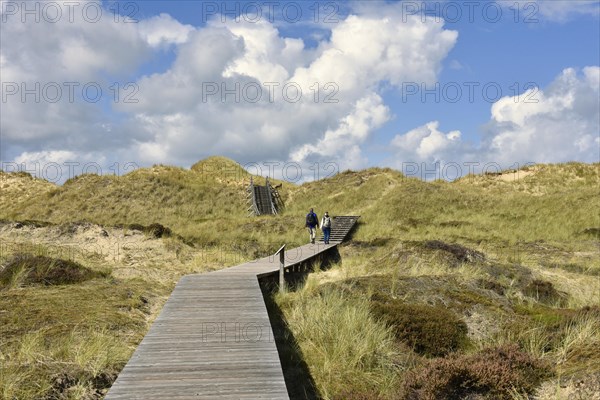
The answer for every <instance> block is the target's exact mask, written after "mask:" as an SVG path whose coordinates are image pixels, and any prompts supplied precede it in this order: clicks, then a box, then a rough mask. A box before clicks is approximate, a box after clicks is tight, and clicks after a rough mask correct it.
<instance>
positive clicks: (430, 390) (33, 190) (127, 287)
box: [0, 157, 600, 400]
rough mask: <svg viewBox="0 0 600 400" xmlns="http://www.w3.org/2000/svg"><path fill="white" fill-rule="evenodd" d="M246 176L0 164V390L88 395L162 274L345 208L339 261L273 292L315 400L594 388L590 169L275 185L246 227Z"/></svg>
mask: <svg viewBox="0 0 600 400" xmlns="http://www.w3.org/2000/svg"><path fill="white" fill-rule="evenodd" d="M250 177H251V175H250V174H249V173H248V172H246V171H245V170H243V169H242V168H241V167H240V166H239V165H238V164H237V163H235V162H234V161H232V160H228V159H226V158H223V157H211V158H209V159H206V160H203V161H200V162H198V163H197V164H195V165H194V166H192V167H191V168H190V169H184V168H178V167H170V166H163V165H159V166H154V167H152V168H143V169H139V170H136V171H134V172H131V173H128V174H126V175H124V176H98V175H83V176H79V177H75V178H73V179H70V180H69V181H67V182H66V183H65V184H64V185H62V186H57V185H54V184H51V183H49V182H46V181H44V180H41V179H36V178H33V177H31V176H29V175H28V174H22V173H18V174H13V173H10V174H7V173H3V172H0V206H1V207H0V220H1V222H0V245H1V246H2V247H1V250H2V251H1V252H0V331H1V332H0V333H1V334H0V398H7V399H12V398H44V397H47V398H84V397H85V396H88V398H100V397H102V396H103V394H104V393H105V392H106V389H107V388H108V387H109V386H110V384H111V382H112V381H113V380H114V378H115V377H116V374H117V373H118V371H119V370H120V369H121V368H122V367H123V365H124V364H125V362H126V361H127V359H128V358H129V356H130V355H131V353H132V352H133V349H134V348H135V346H136V344H137V343H138V342H139V341H140V340H141V338H142V337H143V335H144V333H145V332H146V330H147V328H148V327H149V324H150V323H151V321H152V320H153V318H155V317H156V315H157V313H158V311H159V310H160V308H161V306H162V304H163V303H164V301H165V299H166V298H167V297H168V295H169V293H170V291H171V290H172V288H173V286H174V284H175V283H176V282H177V280H178V279H179V277H181V276H182V275H184V274H188V273H199V272H205V271H210V270H214V269H219V268H224V267H227V266H232V265H235V264H239V263H241V262H242V261H244V260H249V259H253V258H257V257H259V256H262V255H266V254H270V253H272V252H273V251H275V250H276V249H277V248H278V247H279V246H280V245H281V244H283V243H287V244H288V245H289V246H290V247H293V246H297V245H300V244H303V243H305V242H307V233H306V232H305V230H304V215H305V214H306V212H307V211H308V209H309V208H311V207H314V208H315V211H316V212H317V213H318V215H319V217H320V216H321V215H322V214H323V212H324V211H329V213H330V214H332V215H360V216H361V218H360V220H359V224H358V226H357V228H356V230H355V232H354V235H353V237H352V240H351V241H349V242H348V243H346V244H344V245H342V246H340V254H341V258H342V261H341V263H339V264H337V265H335V266H334V267H333V268H331V269H330V270H328V271H321V272H316V273H314V274H312V275H311V276H310V277H309V279H308V280H307V282H306V285H305V287H304V288H302V289H300V290H298V291H296V292H290V293H287V294H283V295H278V296H277V297H276V302H277V304H278V305H279V307H280V308H281V310H282V312H283V314H284V316H285V318H286V321H287V324H288V326H289V329H290V331H291V332H292V333H293V334H294V336H295V338H296V340H297V342H298V346H299V351H300V352H301V354H302V355H303V357H304V359H305V361H306V363H307V365H308V368H309V370H310V372H311V375H312V376H313V379H314V381H315V385H316V389H317V391H318V392H319V393H320V395H321V396H322V397H323V398H328V399H344V400H346V399H382V398H383V399H387V398H389V399H397V398H411V399H412V398H415V399H419V398H423V399H428V398H436V399H437V398H442V399H443V398H460V396H467V395H473V396H480V397H473V398H493V399H496V398H515V399H522V398H528V397H527V396H529V397H532V396H534V395H536V396H538V397H539V398H562V397H561V396H563V395H564V396H567V395H569V393H570V392H568V391H571V390H580V389H577V388H576V387H575V386H574V385H575V383H573V382H581V381H583V382H585V384H584V385H583V386H585V385H588V386H586V387H588V388H592V389H593V388H594V386H593V385H594V383H593V382H595V381H594V379H596V378H594V377H600V352H599V351H598V348H600V311H599V310H600V308H599V307H600V281H599V276H600V254H599V246H600V236H599V235H600V215H599V210H600V200H599V199H600V196H599V195H600V185H599V183H600V164H581V163H568V164H556V165H535V166H530V167H526V168H523V169H521V170H518V171H504V172H503V173H500V174H487V175H477V176H473V175H470V176H465V177H463V178H461V179H459V180H457V181H455V182H445V181H435V182H424V181H421V180H418V179H415V178H408V177H406V176H404V175H402V174H401V173H400V172H398V171H395V170H392V169H382V168H371V169H367V170H363V171H345V172H342V173H339V174H337V175H335V176H333V177H331V178H328V179H323V180H319V181H315V182H309V183H305V184H302V185H295V184H291V183H288V182H279V181H273V182H272V183H273V184H274V185H277V184H282V185H283V186H282V187H281V188H280V189H279V191H280V193H281V195H282V197H283V199H284V202H285V205H286V208H285V210H284V211H283V212H282V213H281V214H280V215H277V216H261V217H253V216H248V211H247V208H248V203H247V199H246V192H245V191H246V188H247V186H248V184H249V181H250ZM253 178H254V179H255V182H257V183H259V184H263V183H264V179H263V178H260V177H256V176H255V177H253ZM40 257H41V258H40ZM66 261H69V262H72V263H67V262H66ZM65 274H66V275H68V276H73V277H75V278H73V279H71V280H61V279H58V280H57V279H56V276H63V275H65ZM51 278H52V279H51ZM99 300H100V301H99ZM65 338H68V340H65ZM284 364H285V360H284ZM470 365H474V366H475V367H473V368H475V369H470V368H471V367H469V366H470ZM486 368H487V369H486ZM480 370H487V371H489V372H490V374H488V375H490V376H497V377H499V378H498V379H497V380H493V379H492V380H490V379H491V378H489V376H488V375H485V374H484V375H481V374H479V373H478V372H477V371H480ZM465 377H466V378H465ZM590 377H591V378H590ZM575 378H577V379H578V380H575ZM461 379H462V380H461ZM465 379H466V380H465ZM494 379H495V378H494ZM298 381H299V380H298ZM570 382H571V383H570ZM598 382H599V383H598V388H597V389H598V390H599V391H600V378H598ZM453 385H458V387H454V386H453ZM301 386H302V384H301V383H299V387H298V388H293V389H292V390H297V391H298V392H302V390H303V388H302V387H301ZM580 386H581V385H580ZM580 386H578V387H579V388H580ZM457 391H462V392H460V393H458V392H457ZM452 393H454V394H452ZM565 393H566V394H565ZM53 396H54V397H53ZM444 396H445V397H444ZM452 396H455V397H452ZM456 396H458V397H456ZM519 396H521V397H519ZM552 396H554V397H552Z"/></svg>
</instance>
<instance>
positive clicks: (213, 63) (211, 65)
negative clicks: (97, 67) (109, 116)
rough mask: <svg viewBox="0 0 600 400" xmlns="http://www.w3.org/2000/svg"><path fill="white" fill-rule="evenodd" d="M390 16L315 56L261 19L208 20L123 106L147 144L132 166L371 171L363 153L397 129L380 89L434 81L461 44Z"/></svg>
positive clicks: (328, 42)
mask: <svg viewBox="0 0 600 400" xmlns="http://www.w3.org/2000/svg"><path fill="white" fill-rule="evenodd" d="M387 10H388V11H389V12H388V13H386V14H385V15H372V14H369V13H365V14H361V15H354V14H351V15H349V16H348V17H347V18H346V19H345V20H343V21H341V22H340V23H339V24H336V25H333V26H332V27H331V29H332V30H331V35H330V39H323V40H322V41H321V42H319V43H318V45H317V46H316V47H311V48H307V47H306V46H305V44H304V42H303V40H302V39H299V38H288V37H284V36H283V35H282V34H281V33H280V31H279V30H278V29H277V28H276V26H275V25H273V24H271V23H269V22H268V21H266V20H263V21H260V22H258V23H248V22H245V21H240V22H239V23H233V22H229V23H221V22H220V21H217V20H214V21H210V22H209V23H208V24H207V26H206V27H204V28H201V29H197V30H196V31H194V32H191V33H190V35H189V38H188V41H187V42H186V43H184V44H182V45H180V46H179V48H178V53H177V58H176V60H175V61H174V63H173V65H172V66H171V68H170V69H169V70H167V71H165V72H164V73H161V74H153V75H148V76H145V77H143V78H141V79H140V80H139V81H138V86H139V87H140V93H139V100H140V101H139V103H137V104H123V105H122V106H121V108H120V110H122V111H124V112H126V113H128V114H129V115H134V118H135V120H136V123H137V126H138V127H139V131H140V132H143V136H144V138H143V140H140V141H139V143H137V145H135V146H132V147H131V148H129V149H128V150H129V151H130V154H131V158H133V159H149V158H156V157H158V158H159V159H160V160H174V159H177V160H180V161H181V162H184V163H192V162H194V161H195V160H197V159H198V158H199V157H201V156H203V155H205V154H223V155H226V156H230V157H234V158H235V159H237V160H239V161H240V162H242V163H244V162H250V161H256V160H265V159H278V160H288V159H293V160H295V161H297V162H300V163H307V162H309V161H310V160H316V159H319V160H323V159H324V158H329V161H335V162H337V163H339V165H340V168H349V167H352V168H356V167H359V166H364V165H365V162H366V159H365V157H364V155H363V154H362V152H361V146H360V145H361V144H362V143H364V142H365V141H366V140H367V139H368V138H369V137H370V136H371V135H372V133H373V132H374V131H375V130H376V129H377V128H379V127H381V126H382V125H383V124H384V123H385V122H387V121H388V120H389V119H390V111H389V109H388V107H387V106H386V105H385V104H384V103H383V100H382V98H381V97H380V95H379V92H380V91H381V88H382V86H385V85H387V86H388V87H389V86H392V87H396V88H400V86H401V83H402V82H403V81H405V80H409V81H424V82H434V81H435V80H436V78H437V74H438V72H439V70H440V68H441V63H442V61H443V60H444V58H445V57H446V55H447V54H448V52H449V51H450V49H451V48H452V47H453V46H454V44H455V43H456V40H457V33H456V32H454V31H449V30H445V29H444V28H443V24H442V23H441V22H439V21H434V20H432V19H431V20H429V19H428V20H426V21H421V19H420V18H419V17H416V16H415V17H413V18H408V20H407V22H406V23H402V24H398V23H396V21H398V20H400V19H399V18H401V17H400V16H398V19H395V17H394V13H398V15H399V13H400V10H399V8H398V7H396V6H388V9H387ZM226 91H229V92H226ZM258 92H260V93H261V94H262V96H260V97H259V99H258V100H256V101H254V96H255V94H256V93H258ZM299 93H301V95H300V96H297V98H296V94H299ZM323 148H325V149H326V150H323ZM334 149H335V150H334Z"/></svg>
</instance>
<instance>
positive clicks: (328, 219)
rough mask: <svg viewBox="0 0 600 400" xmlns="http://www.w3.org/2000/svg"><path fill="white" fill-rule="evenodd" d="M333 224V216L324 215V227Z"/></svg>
mask: <svg viewBox="0 0 600 400" xmlns="http://www.w3.org/2000/svg"><path fill="white" fill-rule="evenodd" d="M330 226H331V218H330V217H323V227H324V228H329V227H330Z"/></svg>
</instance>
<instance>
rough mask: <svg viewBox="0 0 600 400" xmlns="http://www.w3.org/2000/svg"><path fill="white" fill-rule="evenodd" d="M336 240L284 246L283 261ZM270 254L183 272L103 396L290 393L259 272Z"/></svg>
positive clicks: (269, 266)
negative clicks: (205, 270)
mask: <svg viewBox="0 0 600 400" xmlns="http://www.w3.org/2000/svg"><path fill="white" fill-rule="evenodd" d="M338 243H339V242H336V243H332V244H328V245H325V244H323V243H317V244H314V245H311V244H308V245H305V246H301V247H298V248H295V249H290V250H288V251H287V252H286V263H285V264H286V268H289V267H291V268H293V267H294V265H297V264H299V263H302V262H303V261H309V260H310V259H312V258H314V257H315V256H317V255H319V254H322V253H323V252H325V251H327V250H328V249H330V248H332V247H335V246H336V245H337V244H338ZM278 271H279V257H278V256H270V257H265V258H262V259H259V260H255V261H251V262H248V263H244V264H240V265H237V266H234V267H231V268H227V269H223V270H220V271H215V272H210V273H206V274H199V275H187V276H184V277H182V278H181V280H180V281H179V282H178V283H177V285H176V286H175V289H174V290H173V293H172V294H171V296H170V298H169V299H168V301H167V302H166V304H165V306H164V308H163V309H162V311H161V313H160V315H159V316H158V318H157V319H156V320H155V322H154V323H153V324H152V326H151V328H150V330H149V331H148V334H147V335H146V336H145V337H144V339H143V340H142V342H141V343H140V345H139V346H138V347H137V349H136V351H135V353H134V354H133V356H132V357H131V359H130V360H129V362H128V363H127V365H126V366H125V368H124V369H123V371H122V372H121V373H120V374H119V377H118V378H117V380H116V381H115V383H114V384H113V386H112V388H111V389H110V391H109V392H108V395H107V396H106V399H108V400H117V399H128V400H130V399H144V400H147V399H161V400H167V399H169V400H170V399H289V396H288V392H287V389H286V385H285V381H284V377H283V372H282V369H281V364H280V362H279V354H278V353H277V347H276V345H275V340H274V337H273V330H272V328H271V324H270V322H269V315H268V313H267V309H266V306H265V303H264V300H263V296H262V293H261V290H260V286H259V282H258V278H259V277H261V276H264V275H269V274H273V273H277V272H278Z"/></svg>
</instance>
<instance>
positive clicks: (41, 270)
mask: <svg viewBox="0 0 600 400" xmlns="http://www.w3.org/2000/svg"><path fill="white" fill-rule="evenodd" d="M106 276H108V273H105V272H99V271H93V270H91V269H89V268H86V267H84V266H83V265H81V264H79V263H76V262H74V261H70V260H63V259H59V258H51V257H46V256H33V255H30V254H17V255H16V256H14V257H13V258H12V259H11V260H10V261H9V262H8V263H7V264H6V265H5V266H4V268H3V269H2V270H0V285H2V286H13V287H14V286H26V285H46V286H48V285H68V284H74V283H79V282H84V281H87V280H90V279H94V278H98V277H106Z"/></svg>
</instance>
